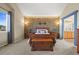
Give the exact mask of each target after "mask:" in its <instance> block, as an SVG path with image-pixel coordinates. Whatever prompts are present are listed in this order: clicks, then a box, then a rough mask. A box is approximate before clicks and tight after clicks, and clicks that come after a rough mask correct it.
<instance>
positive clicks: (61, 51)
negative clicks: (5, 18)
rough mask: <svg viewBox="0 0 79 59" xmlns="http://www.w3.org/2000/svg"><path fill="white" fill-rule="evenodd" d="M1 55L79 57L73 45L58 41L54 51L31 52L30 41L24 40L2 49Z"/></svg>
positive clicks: (0, 49) (0, 50)
mask: <svg viewBox="0 0 79 59" xmlns="http://www.w3.org/2000/svg"><path fill="white" fill-rule="evenodd" d="M0 55H77V53H76V48H75V47H73V44H72V43H70V42H67V41H65V40H58V39H57V42H56V45H55V47H54V51H31V47H30V45H29V43H28V40H22V41H20V42H18V43H14V44H11V45H8V46H5V47H2V48H0Z"/></svg>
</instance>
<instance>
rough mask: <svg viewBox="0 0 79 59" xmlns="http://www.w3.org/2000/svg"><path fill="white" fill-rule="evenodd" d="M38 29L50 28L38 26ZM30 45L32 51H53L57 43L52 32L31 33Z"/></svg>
mask: <svg viewBox="0 0 79 59" xmlns="http://www.w3.org/2000/svg"><path fill="white" fill-rule="evenodd" d="M36 29H47V30H48V31H49V29H48V28H47V27H41V28H40V27H38V28H36ZM49 33H50V32H49ZM29 37H30V46H31V50H32V51H39V50H41V51H48V50H50V51H53V46H54V45H55V42H56V41H55V37H54V36H53V35H52V34H51V33H50V34H35V33H30V34H29Z"/></svg>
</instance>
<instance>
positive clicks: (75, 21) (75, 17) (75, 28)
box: [61, 10, 78, 46]
mask: <svg viewBox="0 0 79 59" xmlns="http://www.w3.org/2000/svg"><path fill="white" fill-rule="evenodd" d="M77 12H78V10H76V11H74V12H72V13H70V14H68V15H67V16H65V17H63V18H61V19H62V38H63V39H64V20H65V19H66V18H68V17H70V16H72V15H74V45H75V46H77Z"/></svg>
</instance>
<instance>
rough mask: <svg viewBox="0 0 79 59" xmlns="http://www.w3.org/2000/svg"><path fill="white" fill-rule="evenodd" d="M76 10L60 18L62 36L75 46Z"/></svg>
mask: <svg viewBox="0 0 79 59" xmlns="http://www.w3.org/2000/svg"><path fill="white" fill-rule="evenodd" d="M77 12H78V10H76V11H74V12H72V13H70V14H69V15H67V16H65V17H63V18H62V37H63V39H67V40H68V41H69V40H70V41H72V42H73V44H74V46H77Z"/></svg>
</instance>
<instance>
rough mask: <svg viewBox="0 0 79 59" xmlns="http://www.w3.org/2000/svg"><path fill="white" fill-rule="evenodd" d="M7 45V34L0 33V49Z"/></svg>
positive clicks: (4, 32)
mask: <svg viewBox="0 0 79 59" xmlns="http://www.w3.org/2000/svg"><path fill="white" fill-rule="evenodd" d="M6 44H7V32H6V31H0V47H1V46H3V45H6Z"/></svg>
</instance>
